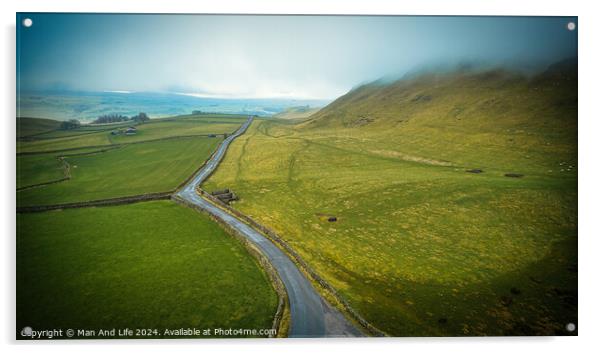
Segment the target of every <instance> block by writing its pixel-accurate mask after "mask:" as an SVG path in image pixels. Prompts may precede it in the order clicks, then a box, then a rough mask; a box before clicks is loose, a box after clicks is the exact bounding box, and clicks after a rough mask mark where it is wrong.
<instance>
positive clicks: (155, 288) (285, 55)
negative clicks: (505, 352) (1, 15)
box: [15, 13, 578, 339]
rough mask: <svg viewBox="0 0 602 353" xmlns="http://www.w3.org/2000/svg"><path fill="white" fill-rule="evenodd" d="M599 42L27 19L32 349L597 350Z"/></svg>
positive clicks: (554, 23)
mask: <svg viewBox="0 0 602 353" xmlns="http://www.w3.org/2000/svg"><path fill="white" fill-rule="evenodd" d="M577 31H578V27H577V18H573V17H462V16H460V17H404V16H237V15H152V14H146V15H135V14H91V13H90V14H85V13H80V14H58V13H56V14H55V13H19V14H17V54H18V58H17V87H16V88H17V117H16V119H17V136H16V151H17V156H16V160H17V179H16V180H17V186H16V187H17V191H16V193H17V209H16V217H17V234H16V239H17V250H16V251H17V253H16V258H17V274H16V279H17V295H16V314H17V315H16V332H15V334H16V338H17V339H88V338H94V339H116V338H117V339H142V338H163V339H180V338H197V339H211V338H241V337H246V338H255V337H257V338H268V337H357V336H375V337H379V336H395V337H400V336H482V335H488V336H524V335H534V336H540V335H576V334H577V331H578V322H577Z"/></svg>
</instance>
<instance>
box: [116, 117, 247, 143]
mask: <svg viewBox="0 0 602 353" xmlns="http://www.w3.org/2000/svg"><path fill="white" fill-rule="evenodd" d="M240 124H241V122H240V121H238V120H235V121H232V122H221V121H203V120H200V119H195V120H192V119H190V120H189V119H177V120H176V119H174V120H165V121H157V122H153V123H147V124H141V125H137V126H136V129H137V132H136V134H135V135H125V134H119V135H111V136H110V138H111V141H112V142H113V143H128V142H137V141H146V140H156V139H160V138H166V137H173V136H187V135H207V134H224V133H232V132H234V131H236V129H237V128H238V127H239V126H240Z"/></svg>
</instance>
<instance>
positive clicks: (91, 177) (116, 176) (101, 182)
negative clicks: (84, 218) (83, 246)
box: [17, 137, 221, 206]
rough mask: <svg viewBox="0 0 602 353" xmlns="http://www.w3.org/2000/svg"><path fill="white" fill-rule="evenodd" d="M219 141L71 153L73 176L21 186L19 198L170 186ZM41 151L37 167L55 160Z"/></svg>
mask: <svg viewBox="0 0 602 353" xmlns="http://www.w3.org/2000/svg"><path fill="white" fill-rule="evenodd" d="M220 141H221V139H218V138H207V137H194V138H180V139H172V140H165V141H156V142H147V143H140V144H131V145H126V146H122V147H119V148H115V149H111V150H109V151H107V152H101V153H94V154H87V155H72V156H69V155H67V156H66V157H65V161H66V162H67V163H69V164H70V165H71V179H70V180H68V181H64V182H61V183H57V184H52V185H47V186H44V187H40V188H33V189H26V190H22V191H18V192H17V204H18V205H19V206H31V205H48V204H58V203H68V202H77V201H89V200H100V199H107V198H114V197H121V196H133V195H140V194H144V193H152V192H164V191H171V190H173V189H174V188H176V187H177V186H178V185H179V184H180V183H182V182H183V181H184V180H186V178H187V177H189V176H190V175H192V173H194V171H195V170H196V169H197V168H198V167H200V166H201V164H202V163H203V162H204V161H205V160H206V159H207V158H208V157H209V155H210V154H211V153H212V152H213V150H214V149H215V147H216V146H217V144H218V143H219V142H220ZM36 156H39V155H36ZM42 156H43V157H40V159H39V160H40V162H41V163H40V165H39V166H36V168H39V169H43V168H42V167H43V165H45V164H47V163H51V161H53V160H56V159H55V157H54V156H53V155H52V154H46V155H42ZM19 158H21V157H19ZM26 158H31V156H26ZM19 160H20V159H19ZM32 168H33V167H30V169H32ZM47 171H49V169H46V172H47ZM36 175H40V174H36ZM40 177H41V176H40ZM17 179H23V178H17Z"/></svg>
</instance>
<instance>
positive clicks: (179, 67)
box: [17, 14, 577, 99]
mask: <svg viewBox="0 0 602 353" xmlns="http://www.w3.org/2000/svg"><path fill="white" fill-rule="evenodd" d="M26 17H27V18H31V19H32V20H33V25H32V26H31V27H29V28H26V27H23V26H21V25H20V23H21V21H22V19H23V18H26ZM569 21H576V19H574V18H566V17H565V18H559V17H556V18H545V17H541V18H533V17H523V18H499V17H357V16H353V17H336V16H318V17H316V16H208V15H100V14H98V15H97V14H70V15H61V14H19V15H18V16H17V23H18V30H17V50H18V60H17V66H18V73H17V74H18V76H17V77H18V86H19V87H20V88H21V89H22V90H53V89H60V90H65V89H66V90H86V91H161V92H166V91H168V92H177V93H187V94H196V95H200V96H203V95H207V96H218V97H243V98H246V97H252V98H259V97H261V98H264V97H287V98H317V99H331V98H335V97H337V96H339V95H341V94H344V93H345V92H347V91H348V90H349V89H350V88H352V87H353V86H355V85H358V84H360V83H362V82H366V81H372V80H375V79H378V78H380V77H382V76H387V75H392V74H395V75H397V74H403V73H404V72H406V71H408V70H412V69H414V68H416V67H419V66H424V65H427V64H451V63H455V62H459V61H466V60H468V61H479V62H487V63H513V64H517V63H518V64H523V63H524V64H529V65H531V66H532V65H534V64H537V65H540V66H542V67H543V66H545V65H548V64H550V63H552V62H555V61H558V60H560V59H563V58H567V57H572V56H576V51H577V33H576V32H577V31H576V30H575V31H569V30H568V29H567V23H568V22H569Z"/></svg>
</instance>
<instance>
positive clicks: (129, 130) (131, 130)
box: [125, 126, 137, 135]
mask: <svg viewBox="0 0 602 353" xmlns="http://www.w3.org/2000/svg"><path fill="white" fill-rule="evenodd" d="M136 132H137V130H136V128H135V127H133V126H130V127H128V128H127V130H125V134H126V135H134V134H136Z"/></svg>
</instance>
